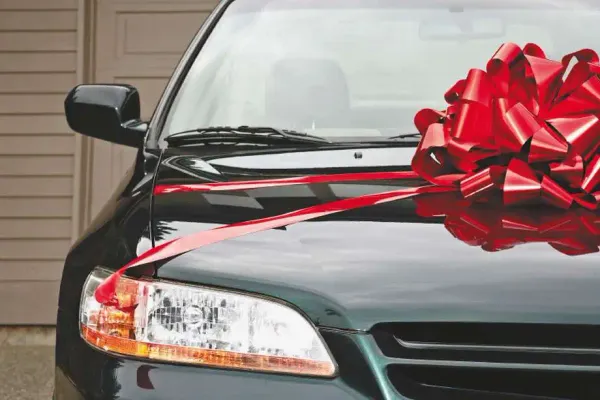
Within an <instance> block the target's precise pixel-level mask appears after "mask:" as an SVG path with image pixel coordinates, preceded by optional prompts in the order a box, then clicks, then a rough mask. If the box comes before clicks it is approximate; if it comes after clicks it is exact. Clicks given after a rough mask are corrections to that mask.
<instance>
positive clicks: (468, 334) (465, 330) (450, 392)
mask: <svg viewBox="0 0 600 400" xmlns="http://www.w3.org/2000/svg"><path fill="white" fill-rule="evenodd" d="M372 334H373V337H374V338H375V341H376V343H377V345H378V347H379V348H380V349H381V351H382V353H383V354H384V355H385V356H386V357H388V359H389V360H390V363H389V365H388V367H387V376H388V378H389V380H390V382H391V383H392V384H393V385H394V387H395V388H396V390H397V391H398V392H399V393H400V394H402V395H403V396H406V397H408V398H410V399H413V400H421V399H426V400H430V399H431V400H435V399H440V400H445V399H449V400H454V399H460V400H469V399H477V400H488V399H511V400H518V399H577V400H580V399H582V400H583V399H585V400H587V399H600V326H594V325H552V324H481V323H394V324H380V325H377V326H375V327H374V328H373V330H372Z"/></svg>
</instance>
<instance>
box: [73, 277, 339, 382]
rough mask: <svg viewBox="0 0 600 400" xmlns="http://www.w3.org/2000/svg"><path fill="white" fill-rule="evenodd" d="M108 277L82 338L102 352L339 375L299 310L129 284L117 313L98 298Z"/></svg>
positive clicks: (124, 284) (121, 286) (89, 307)
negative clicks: (99, 301)
mask: <svg viewBox="0 0 600 400" xmlns="http://www.w3.org/2000/svg"><path fill="white" fill-rule="evenodd" d="M108 275H109V273H108V272H107V271H104V270H101V269H96V270H94V271H93V272H92V274H90V276H89V277H88V279H87V281H86V283H85V286H84V290H83V294H82V299H81V308H80V327H81V336H82V337H83V338H84V339H85V340H86V341H87V342H89V343H90V344H92V345H93V346H95V347H98V348H100V349H103V350H105V351H109V352H114V353H119V354H125V355H130V356H135V357H142V358H149V359H154V360H162V361H169V362H177V363H188V364H197V365H206V366H214V367H223V368H236V369H246V370H257V371H267V372H284V373H293V374H302V375H312V376H324V377H332V376H334V375H335V372H336V367H335V364H334V362H333V360H332V358H331V356H330V354H329V352H328V350H327V347H326V346H325V344H324V343H323V340H322V338H321V337H320V335H319V334H318V333H317V331H316V330H315V328H314V326H313V325H312V324H311V323H310V322H309V321H308V320H307V319H306V318H305V317H303V316H302V315H301V314H300V313H298V312H297V311H295V310H294V309H292V308H291V307H288V306H286V305H284V304H281V303H278V302H276V301H272V300H268V299H264V298H261V297H258V296H251V295H245V294H244V295H243V294H238V293H234V292H228V291H225V290H217V289H212V288H206V287H197V286H188V285H183V284H176V283H166V282H161V281H145V280H135V279H131V278H121V279H120V281H119V283H118V284H117V292H116V295H117V298H118V299H119V304H120V306H119V308H116V307H114V306H106V305H102V304H100V303H98V302H97V301H96V300H95V298H94V291H95V290H96V288H97V287H98V285H99V284H100V283H101V282H102V281H103V280H104V279H106V278H107V277H108Z"/></svg>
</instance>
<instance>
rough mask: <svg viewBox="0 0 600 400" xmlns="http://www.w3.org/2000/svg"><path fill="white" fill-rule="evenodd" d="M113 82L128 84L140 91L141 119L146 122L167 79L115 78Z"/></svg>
mask: <svg viewBox="0 0 600 400" xmlns="http://www.w3.org/2000/svg"><path fill="white" fill-rule="evenodd" d="M115 82H117V83H129V84H130V85H133V86H135V87H136V88H138V89H139V90H140V98H141V101H142V119H144V120H148V119H149V118H150V117H151V116H152V113H153V112H154V108H155V107H156V103H157V102H158V100H159V99H160V96H161V95H162V93H163V91H164V90H165V86H166V85H167V82H168V78H165V77H158V78H157V77H149V78H142V77H122V78H116V79H115Z"/></svg>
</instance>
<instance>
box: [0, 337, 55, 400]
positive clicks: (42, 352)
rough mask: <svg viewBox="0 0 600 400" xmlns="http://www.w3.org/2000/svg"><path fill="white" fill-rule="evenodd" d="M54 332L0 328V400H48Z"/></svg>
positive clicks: (51, 375) (50, 393) (51, 379)
mask: <svg viewBox="0 0 600 400" xmlns="http://www.w3.org/2000/svg"><path fill="white" fill-rule="evenodd" d="M54 335H55V332H54V329H51V328H37V327H36V328H3V327H0V399H6V400H8V399H10V400H42V399H43V400H50V399H51V398H52V388H53V386H54Z"/></svg>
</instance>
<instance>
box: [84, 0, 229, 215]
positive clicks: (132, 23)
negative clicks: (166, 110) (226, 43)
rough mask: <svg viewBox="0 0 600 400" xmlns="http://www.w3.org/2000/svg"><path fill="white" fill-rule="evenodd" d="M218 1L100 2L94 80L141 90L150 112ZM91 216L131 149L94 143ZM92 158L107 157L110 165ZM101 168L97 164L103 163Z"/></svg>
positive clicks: (122, 169)
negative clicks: (126, 85)
mask: <svg viewBox="0 0 600 400" xmlns="http://www.w3.org/2000/svg"><path fill="white" fill-rule="evenodd" d="M217 3H218V1H217V0H98V2H97V25H96V26H97V28H96V35H95V36H96V60H97V61H96V66H95V67H96V70H95V72H96V74H95V76H96V81H98V82H119V83H129V84H132V85H134V86H136V87H137V88H138V89H139V90H140V94H141V101H142V118H144V119H146V120H147V119H148V118H150V116H151V115H152V113H153V112H154V108H155V106H156V103H157V102H158V100H159V98H160V96H161V94H162V92H163V90H164V87H165V85H166V83H167V81H168V79H169V77H170V76H171V74H172V72H173V70H174V68H175V66H176V65H177V62H178V61H179V59H180V58H181V55H182V54H183V52H184V51H185V49H186V47H187V46H188V44H189V43H190V41H191V40H192V38H193V36H194V34H195V33H196V32H197V31H198V29H199V28H200V26H201V25H202V23H203V21H204V20H205V19H206V17H207V16H208V15H209V14H210V13H211V12H212V10H213V8H214V7H215V6H216V4H217ZM93 152H94V167H93V182H94V184H93V185H92V210H91V214H92V216H93V215H95V214H96V213H97V212H98V211H99V210H100V209H101V207H102V206H103V205H104V202H105V201H106V200H107V199H108V197H109V196H110V195H111V193H112V191H113V190H114V188H115V186H116V185H117V184H118V182H119V181H120V180H121V178H122V177H123V175H124V174H125V172H126V170H127V169H128V168H129V167H130V166H131V163H132V161H133V156H134V154H135V152H134V151H132V150H130V149H125V148H122V147H120V146H116V145H106V144H104V143H100V142H99V141H97V140H96V141H94V147H93ZM96 160H111V163H110V167H109V168H106V163H101V162H96ZM100 164H103V165H102V166H103V167H104V168H101V165H100Z"/></svg>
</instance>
